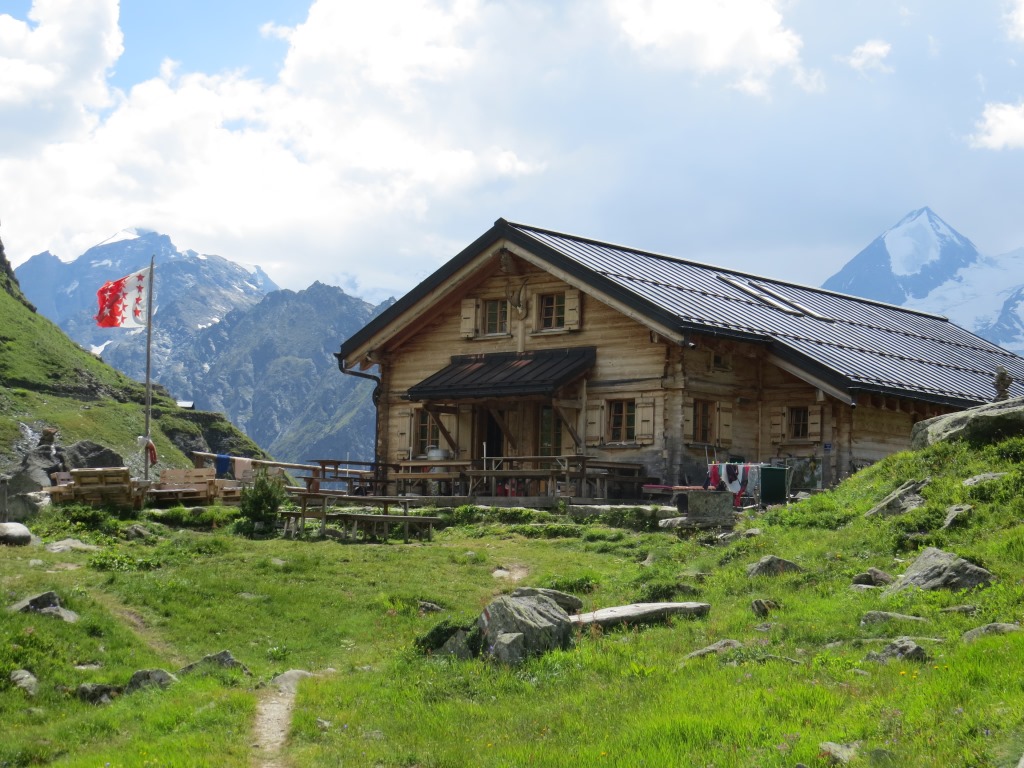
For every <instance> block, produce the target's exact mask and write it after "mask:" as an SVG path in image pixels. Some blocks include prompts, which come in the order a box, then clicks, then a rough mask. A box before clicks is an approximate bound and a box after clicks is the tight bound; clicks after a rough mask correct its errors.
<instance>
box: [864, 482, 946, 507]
mask: <svg viewBox="0 0 1024 768" xmlns="http://www.w3.org/2000/svg"><path fill="white" fill-rule="evenodd" d="M930 481H931V479H930V478H925V479H924V480H908V481H907V482H905V483H904V484H903V485H901V486H900V487H899V488H897V489H896V490H895V491H893V492H892V493H890V494H889V495H888V496H886V497H885V498H884V499H882V500H881V501H880V502H878V504H876V505H875V506H874V507H872V508H871V509H869V510H868V511H867V512H865V513H864V517H873V516H874V515H881V516H882V517H892V516H893V515H902V514H904V513H906V512H909V511H910V510H912V509H917V508H918V507H921V506H924V503H925V502H924V498H923V497H922V496H921V491H922V490H923V489H924V488H925V487H926V486H927V485H928V483H929V482H930Z"/></svg>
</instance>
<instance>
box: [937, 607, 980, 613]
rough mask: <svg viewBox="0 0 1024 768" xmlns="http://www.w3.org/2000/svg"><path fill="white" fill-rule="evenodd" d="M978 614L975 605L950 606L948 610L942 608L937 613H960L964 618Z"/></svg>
mask: <svg viewBox="0 0 1024 768" xmlns="http://www.w3.org/2000/svg"><path fill="white" fill-rule="evenodd" d="M977 612H978V606H976V605H951V606H950V607H949V608H943V609H942V610H940V611H939V613H962V614H964V615H966V616H970V615H972V614H975V613H977Z"/></svg>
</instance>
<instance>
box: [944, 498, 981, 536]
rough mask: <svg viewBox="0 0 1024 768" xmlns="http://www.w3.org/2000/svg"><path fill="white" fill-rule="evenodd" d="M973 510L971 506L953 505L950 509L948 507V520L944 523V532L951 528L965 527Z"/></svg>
mask: <svg viewBox="0 0 1024 768" xmlns="http://www.w3.org/2000/svg"><path fill="white" fill-rule="evenodd" d="M973 509H974V507H973V506H972V505H971V504H953V505H952V506H950V507H946V519H945V521H944V522H943V523H942V530H944V531H948V530H949V529H950V528H955V527H956V526H958V525H963V524H964V523H965V522H967V518H968V517H970V515H971V511H972V510H973Z"/></svg>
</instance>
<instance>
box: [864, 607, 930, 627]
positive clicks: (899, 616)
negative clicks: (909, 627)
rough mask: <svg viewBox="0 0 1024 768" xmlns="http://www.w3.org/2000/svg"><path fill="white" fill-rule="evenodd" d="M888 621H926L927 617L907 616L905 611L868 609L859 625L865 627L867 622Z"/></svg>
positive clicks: (878, 622) (879, 622) (880, 622)
mask: <svg viewBox="0 0 1024 768" xmlns="http://www.w3.org/2000/svg"><path fill="white" fill-rule="evenodd" d="M889 621H916V622H921V623H927V622H928V619H925V618H922V617H921V616H909V615H907V614H905V613H891V612H889V611H868V612H867V613H865V614H864V615H863V616H861V619H860V625H861V626H862V627H866V626H868V625H869V624H883V623H885V622H889Z"/></svg>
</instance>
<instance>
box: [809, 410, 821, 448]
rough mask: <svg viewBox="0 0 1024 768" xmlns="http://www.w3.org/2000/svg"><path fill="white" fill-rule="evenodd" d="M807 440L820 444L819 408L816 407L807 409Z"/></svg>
mask: <svg viewBox="0 0 1024 768" xmlns="http://www.w3.org/2000/svg"><path fill="white" fill-rule="evenodd" d="M807 439H808V440H814V441H815V442H820V440H821V406H820V405H816V406H814V407H813V408H808V409H807Z"/></svg>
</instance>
